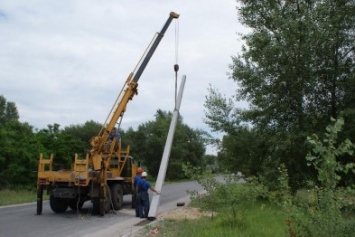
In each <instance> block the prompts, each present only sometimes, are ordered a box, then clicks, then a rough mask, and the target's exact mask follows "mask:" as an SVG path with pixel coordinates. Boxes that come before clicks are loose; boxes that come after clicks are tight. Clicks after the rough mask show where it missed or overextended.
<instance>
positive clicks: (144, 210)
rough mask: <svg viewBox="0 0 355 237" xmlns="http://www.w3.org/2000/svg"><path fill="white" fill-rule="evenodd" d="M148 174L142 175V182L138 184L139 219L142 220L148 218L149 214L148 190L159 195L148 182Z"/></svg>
mask: <svg viewBox="0 0 355 237" xmlns="http://www.w3.org/2000/svg"><path fill="white" fill-rule="evenodd" d="M147 175H148V174H147V172H143V173H142V178H141V180H139V181H138V183H137V193H138V195H137V197H138V199H139V202H140V205H139V217H140V218H148V213H149V194H148V189H150V190H152V191H153V192H155V193H157V194H159V192H158V191H157V190H155V188H153V187H152V186H151V185H150V183H149V182H148V181H147Z"/></svg>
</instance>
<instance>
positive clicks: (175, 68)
mask: <svg viewBox="0 0 355 237" xmlns="http://www.w3.org/2000/svg"><path fill="white" fill-rule="evenodd" d="M178 62H179V21H178V20H177V21H175V65H174V71H175V109H176V103H177V101H176V100H177V78H178V71H179V64H178Z"/></svg>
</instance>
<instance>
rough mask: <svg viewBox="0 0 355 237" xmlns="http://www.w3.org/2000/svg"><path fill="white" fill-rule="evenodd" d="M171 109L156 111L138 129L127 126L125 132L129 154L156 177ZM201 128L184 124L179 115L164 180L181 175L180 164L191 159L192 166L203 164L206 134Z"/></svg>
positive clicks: (182, 173)
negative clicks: (152, 119)
mask: <svg viewBox="0 0 355 237" xmlns="http://www.w3.org/2000/svg"><path fill="white" fill-rule="evenodd" d="M171 118H172V113H171V112H166V111H162V110H158V111H157V112H156V114H155V120H154V121H148V122H146V123H143V124H141V125H140V126H139V127H138V129H137V131H134V130H133V129H129V130H128V131H127V132H126V133H125V137H126V140H128V141H130V142H131V150H132V155H133V156H134V157H135V158H136V159H137V160H140V161H142V164H143V166H145V167H147V169H148V171H149V173H150V174H151V175H153V176H156V175H157V174H158V171H159V167H160V162H161V158H162V155H163V150H164V146H165V142H166V138H167V135H168V131H169V126H170V121H171ZM205 135H206V134H205V133H204V132H203V131H200V130H195V129H192V128H190V127H189V126H187V125H186V124H184V123H183V119H182V117H181V116H179V118H178V122H177V125H176V129H175V135H174V141H173V146H172V148H171V153H170V159H169V165H168V170H167V174H166V178H167V179H179V178H184V177H185V175H184V172H183V170H182V164H185V163H186V162H190V163H191V164H192V165H193V166H196V167H202V166H204V165H205V162H204V159H203V158H204V153H205V146H204V144H205V137H206V136H205Z"/></svg>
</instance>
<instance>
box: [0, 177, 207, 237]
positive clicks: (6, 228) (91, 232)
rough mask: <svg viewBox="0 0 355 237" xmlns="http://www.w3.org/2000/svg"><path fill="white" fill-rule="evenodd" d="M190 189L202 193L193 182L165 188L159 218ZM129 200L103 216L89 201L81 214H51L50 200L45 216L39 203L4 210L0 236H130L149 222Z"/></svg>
mask: <svg viewBox="0 0 355 237" xmlns="http://www.w3.org/2000/svg"><path fill="white" fill-rule="evenodd" d="M187 190H196V191H201V190H202V187H201V186H200V185H199V184H197V183H196V182H193V181H191V182H182V183H174V184H168V185H164V186H163V189H162V192H161V199H160V205H159V208H158V215H159V214H161V213H163V212H166V211H170V210H174V209H176V208H178V207H177V206H176V203H177V202H181V201H188V200H189V195H188V193H187ZM130 200H131V196H130V195H127V196H125V198H124V205H123V207H122V208H121V210H119V211H118V212H113V211H110V213H108V214H106V215H105V216H104V217H100V216H95V215H91V211H92V205H91V203H90V201H88V202H86V203H85V204H84V206H83V208H82V210H81V211H80V212H76V211H72V210H70V209H68V211H67V212H66V213H63V214H56V213H54V212H52V210H51V209H50V207H49V202H48V201H45V202H44V203H43V213H42V215H36V214H35V213H36V203H29V204H23V205H16V206H7V207H1V208H0V237H7V236H9V237H17V236H19V237H20V236H21V237H23V236H26V237H32V236H33V237H42V236H43V237H48V236H51V237H63V236H73V237H75V236H85V237H91V236H100V237H104V236H111V237H112V236H129V235H130V233H133V232H134V231H136V230H138V229H140V228H141V227H142V226H144V225H146V224H147V222H148V221H147V220H143V219H139V218H136V217H135V212H134V210H133V209H132V208H131V203H130Z"/></svg>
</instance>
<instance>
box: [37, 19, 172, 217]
mask: <svg viewBox="0 0 355 237" xmlns="http://www.w3.org/2000/svg"><path fill="white" fill-rule="evenodd" d="M178 17H179V15H178V14H177V13H175V12H170V15H169V18H168V20H167V21H166V22H165V24H164V26H163V28H162V29H161V31H160V32H159V33H157V34H156V36H155V39H154V40H153V41H152V43H151V44H150V45H149V46H148V48H147V50H146V51H145V54H144V57H143V60H140V62H139V63H138V65H137V67H136V68H135V70H133V72H131V73H130V74H129V76H128V77H127V79H126V81H125V84H124V86H123V88H122V90H121V92H120V93H119V95H118V97H117V99H116V101H115V103H114V105H113V107H112V109H111V111H110V113H109V115H108V116H107V118H106V121H105V123H104V125H103V127H102V129H101V131H100V132H99V133H98V135H97V136H95V137H93V138H92V139H91V141H90V145H91V149H90V151H89V152H88V153H87V154H86V156H85V157H82V158H80V157H79V156H78V154H75V156H74V162H73V164H72V166H71V169H67V170H66V169H61V170H53V160H54V155H53V154H51V155H50V156H49V157H44V155H43V154H40V158H39V162H38V176H37V211H36V213H37V215H41V214H42V209H43V193H44V191H47V194H48V195H49V204H50V207H51V209H52V211H54V212H55V213H63V212H66V210H67V209H68V207H70V208H71V209H73V210H78V209H80V208H81V207H82V206H83V204H84V202H86V201H89V200H91V202H92V205H93V206H92V211H93V213H95V214H99V215H101V216H104V215H105V213H107V212H108V211H109V210H110V209H111V208H112V209H114V210H118V209H120V207H121V206H122V202H123V195H125V194H132V200H133V197H134V188H133V182H134V176H135V175H136V169H137V165H136V163H135V161H134V159H133V158H132V157H131V156H130V155H129V146H127V147H126V149H123V148H122V146H121V140H120V139H119V137H117V136H110V135H111V134H112V133H113V132H114V130H115V125H116V124H117V122H118V121H119V120H120V119H121V120H122V117H123V114H124V112H125V111H126V107H127V104H128V102H129V101H130V100H132V99H133V97H134V95H136V94H137V88H138V80H139V78H140V77H141V75H142V73H143V71H144V69H145V68H146V66H147V64H148V62H149V60H150V59H151V57H152V55H153V54H154V52H155V50H156V48H157V47H158V45H159V43H160V41H161V39H162V38H163V36H164V34H165V32H166V30H167V29H168V27H169V25H170V23H171V22H172V20H173V19H177V18H178ZM110 138H113V139H112V140H111V139H110Z"/></svg>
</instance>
